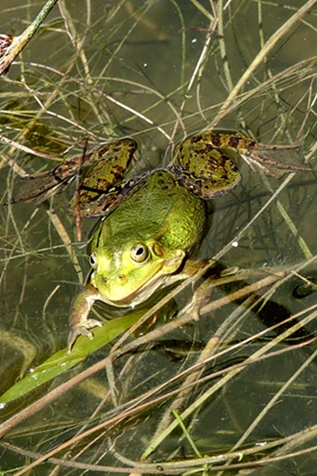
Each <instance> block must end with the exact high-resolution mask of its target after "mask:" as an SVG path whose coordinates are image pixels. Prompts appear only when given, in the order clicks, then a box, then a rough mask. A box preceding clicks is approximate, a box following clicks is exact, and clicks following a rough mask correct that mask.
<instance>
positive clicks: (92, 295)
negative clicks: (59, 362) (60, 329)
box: [67, 283, 102, 352]
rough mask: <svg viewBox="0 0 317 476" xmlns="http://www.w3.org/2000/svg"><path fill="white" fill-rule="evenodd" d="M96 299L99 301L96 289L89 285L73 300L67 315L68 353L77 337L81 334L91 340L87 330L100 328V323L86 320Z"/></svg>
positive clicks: (90, 334)
mask: <svg viewBox="0 0 317 476" xmlns="http://www.w3.org/2000/svg"><path fill="white" fill-rule="evenodd" d="M98 299H100V293H99V291H98V289H96V288H95V287H94V286H93V285H92V284H90V283H89V284H87V285H86V286H85V287H84V288H83V289H82V290H81V291H80V292H79V294H77V296H76V297H75V299H74V300H73V303H72V306H71V308H70V314H69V326H70V333H69V336H68V341H67V348H68V352H69V351H70V350H71V348H72V345H73V344H74V342H75V340H76V339H77V337H78V336H79V335H81V334H82V335H85V336H87V337H89V339H92V338H93V335H92V333H91V332H90V331H89V329H92V328H93V327H96V326H99V327H101V326H102V324H101V322H99V321H97V320H96V319H88V315H89V313H90V310H91V308H92V306H93V304H94V302H95V301H96V300H98Z"/></svg>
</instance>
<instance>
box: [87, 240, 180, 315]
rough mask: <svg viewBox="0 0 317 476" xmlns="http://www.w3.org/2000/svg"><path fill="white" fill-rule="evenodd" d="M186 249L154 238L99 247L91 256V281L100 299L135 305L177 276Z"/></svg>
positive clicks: (107, 301)
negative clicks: (168, 244)
mask: <svg viewBox="0 0 317 476" xmlns="http://www.w3.org/2000/svg"><path fill="white" fill-rule="evenodd" d="M184 258H185V251H183V250H177V249H170V248H166V247H164V246H163V245H162V244H161V243H160V242H158V241H155V240H153V239H151V240H148V241H143V242H139V241H137V242H136V241H128V242H127V243H126V244H125V245H124V246H123V247H120V248H118V249H114V248H113V247H107V246H103V247H98V248H96V250H95V251H94V252H93V253H92V254H91V256H90V265H91V267H92V268H93V270H94V271H93V273H92V276H91V283H92V285H93V286H95V287H96V288H97V289H98V291H99V293H100V299H102V300H103V301H104V302H106V303H108V304H111V305H113V306H120V307H121V306H134V305H137V304H139V303H141V302H143V301H145V300H146V299H147V298H148V297H150V296H151V295H152V294H153V292H154V291H156V290H157V289H158V288H160V287H163V286H166V285H168V284H170V283H172V282H174V281H175V280H176V279H173V274H174V273H176V272H177V271H178V270H179V268H180V267H181V264H182V262H183V260H184ZM178 279H179V278H178Z"/></svg>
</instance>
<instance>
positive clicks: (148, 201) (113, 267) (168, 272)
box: [68, 131, 251, 349]
mask: <svg viewBox="0 0 317 476" xmlns="http://www.w3.org/2000/svg"><path fill="white" fill-rule="evenodd" d="M220 139H221V140H220ZM246 141H248V143H249V144H250V143H251V139H246V138H242V137H240V136H237V135H236V136H232V135H230V134H227V135H225V134H221V136H220V135H219V134H218V133H215V132H212V131H205V132H202V133H199V134H195V135H193V136H191V137H188V138H187V139H185V140H184V141H183V142H182V143H181V144H180V145H179V146H178V148H177V149H176V152H175V154H174V158H173V163H172V164H171V165H170V166H168V167H166V168H158V169H154V170H152V171H149V172H147V173H145V174H143V175H140V176H139V177H136V178H132V179H131V180H128V181H125V182H120V181H119V183H117V184H115V185H113V186H112V185H111V181H112V179H111V177H112V176H113V175H114V174H115V179H114V181H118V173H119V170H120V174H121V173H124V169H125V167H126V166H127V165H128V164H129V163H130V161H131V158H132V156H133V154H134V152H135V150H136V148H137V144H136V142H135V141H134V140H133V139H129V138H128V139H122V140H121V142H120V141H115V142H113V143H109V144H108V147H109V149H107V151H106V152H105V151H104V152H103V154H100V155H101V156H102V162H103V161H105V164H104V165H101V163H100V161H99V162H96V165H95V166H92V167H91V169H90V170H89V173H87V175H86V176H85V177H84V179H83V181H82V184H81V187H80V190H79V196H77V198H76V197H74V199H73V200H72V202H71V204H70V211H71V212H72V213H73V214H75V213H76V204H77V205H79V212H80V214H81V216H98V215H103V216H102V218H101V220H100V221H99V223H98V225H97V227H96V229H95V231H94V234H93V236H92V239H91V241H90V243H89V255H90V257H89V261H90V266H91V268H92V271H91V274H90V276H89V280H88V283H87V284H86V286H85V287H84V288H83V289H82V290H81V291H80V292H79V294H78V295H77V296H76V298H75V299H74V301H73V305H72V307H71V310H70V319H69V323H70V328H71V331H70V335H69V339H68V349H71V347H72V345H73V343H74V342H75V340H76V338H77V336H79V335H80V334H84V335H86V336H88V337H90V338H92V333H91V332H90V329H91V328H93V327H95V326H100V325H101V323H100V322H99V321H97V320H95V319H91V318H89V313H90V310H91V308H92V306H93V304H94V302H95V301H96V300H101V301H103V302H105V303H107V304H110V305H112V306H118V307H124V306H129V307H134V306H136V305H138V304H140V303H142V302H144V301H145V300H147V299H148V298H149V297H150V296H151V295H152V294H153V293H154V292H155V291H157V290H158V289H161V288H163V287H165V286H169V285H171V284H173V283H175V282H177V281H179V280H183V279H185V278H187V277H189V276H191V275H193V274H194V273H196V272H197V270H198V269H199V262H198V261H197V260H193V259H191V258H190V256H191V254H192V252H193V251H194V249H195V248H196V247H197V245H199V243H200V242H201V239H202V237H203V233H204V227H205V222H206V202H205V200H206V199H213V198H216V197H219V196H221V195H223V194H225V193H227V192H229V191H231V190H233V189H234V188H235V187H237V186H238V185H239V183H240V181H241V175H240V172H239V170H238V169H237V166H236V164H235V162H234V161H233V160H232V159H231V158H229V156H228V153H229V154H230V151H234V152H236V150H240V151H241V150H242V149H243V148H245V147H246V143H245V142H246ZM105 156H107V157H105ZM122 164H123V166H122ZM95 167H96V168H98V170H99V169H101V168H102V169H103V174H99V173H96V170H95ZM101 175H102V178H101ZM108 177H110V178H109V179H108ZM100 180H102V183H100ZM103 180H106V185H105V183H104V182H103Z"/></svg>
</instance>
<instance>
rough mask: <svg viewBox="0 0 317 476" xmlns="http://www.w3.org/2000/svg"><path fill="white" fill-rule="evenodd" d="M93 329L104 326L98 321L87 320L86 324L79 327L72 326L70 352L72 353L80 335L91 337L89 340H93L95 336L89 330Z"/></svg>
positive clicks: (68, 342)
mask: <svg viewBox="0 0 317 476" xmlns="http://www.w3.org/2000/svg"><path fill="white" fill-rule="evenodd" d="M93 327H102V324H101V322H99V321H97V320H96V319H87V321H85V322H84V323H79V324H77V325H76V324H75V325H73V326H71V330H70V333H69V336H68V340H67V349H68V352H70V351H71V348H72V346H73V344H74V342H75V341H76V339H77V337H79V336H80V335H84V336H87V337H89V339H92V338H93V337H94V336H93V334H92V333H91V332H90V330H89V329H92V328H93Z"/></svg>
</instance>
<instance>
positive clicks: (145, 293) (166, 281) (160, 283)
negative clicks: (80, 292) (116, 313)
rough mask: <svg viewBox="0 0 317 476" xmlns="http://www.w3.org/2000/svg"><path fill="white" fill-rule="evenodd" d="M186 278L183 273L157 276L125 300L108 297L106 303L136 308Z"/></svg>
mask: <svg viewBox="0 0 317 476" xmlns="http://www.w3.org/2000/svg"><path fill="white" fill-rule="evenodd" d="M186 277H187V276H186V275H185V274H182V273H179V274H175V275H170V274H165V275H160V276H157V275H155V276H153V277H152V278H151V279H149V280H147V281H146V283H144V284H143V285H142V286H140V287H139V288H138V289H136V290H135V291H132V292H131V293H129V294H127V295H126V296H125V297H124V298H122V297H120V298H117V299H115V298H113V297H112V298H110V297H106V298H105V301H106V302H107V303H108V304H110V305H112V306H116V307H135V306H137V305H138V304H141V303H143V302H144V301H146V300H147V299H149V298H150V297H151V296H152V295H153V294H154V293H155V292H156V291H158V290H159V289H161V288H164V287H166V286H169V285H171V284H174V283H176V282H177V281H181V280H183V279H185V278H186Z"/></svg>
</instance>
